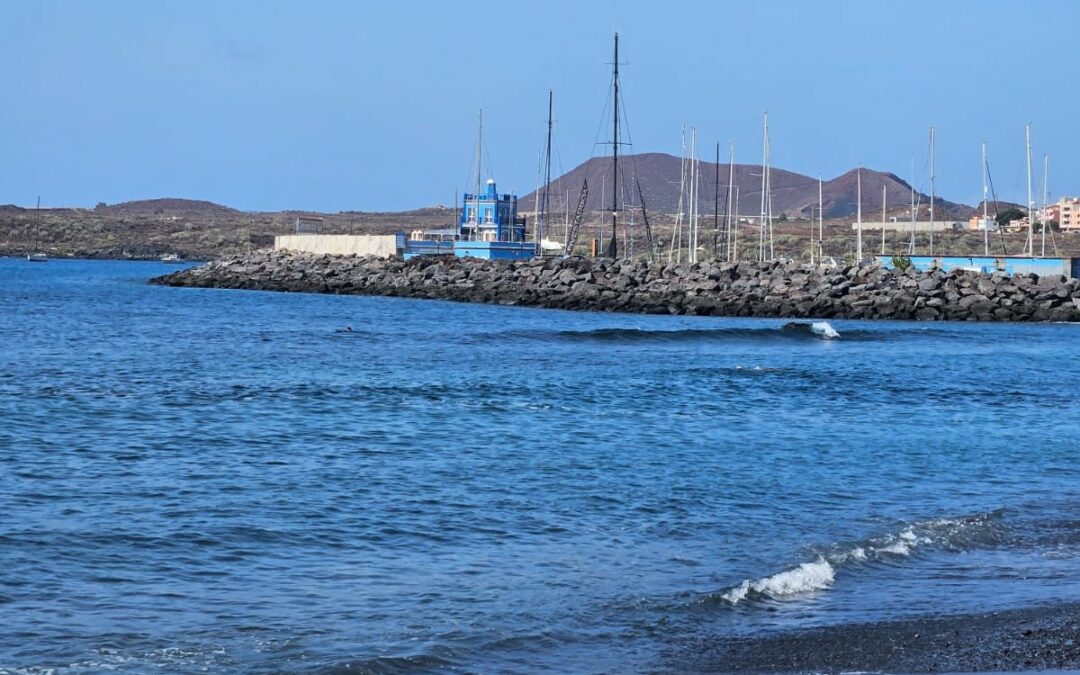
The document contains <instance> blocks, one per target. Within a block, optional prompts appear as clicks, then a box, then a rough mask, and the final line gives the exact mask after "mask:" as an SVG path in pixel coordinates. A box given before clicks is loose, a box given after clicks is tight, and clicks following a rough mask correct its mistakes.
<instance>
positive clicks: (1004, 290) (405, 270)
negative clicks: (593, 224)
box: [153, 251, 1080, 321]
mask: <svg viewBox="0 0 1080 675" xmlns="http://www.w3.org/2000/svg"><path fill="white" fill-rule="evenodd" d="M153 283H156V284H162V285H168V286H192V287H200V288H237V289H253V290H267V291H294V292H309V293H336V294H356V295H388V296H399V297H409V298H429V299H438V300H454V301H460V302H483V303H495V304H504V305H522V306H529V307H549V308H557V309H571V310H592V311H606V312H638V313H651V314H690V315H693V314H697V315H713V316H757V317H792V318H846V319H915V320H920V321H936V320H948V321H1080V280H1077V279H1067V278H1065V277H1064V276H1053V277H1042V278H1039V277H1038V276H1036V275H1033V274H1025V275H1016V276H1009V275H1007V274H1005V273H1003V272H994V273H992V274H987V273H979V272H969V271H964V270H952V271H950V272H942V271H940V270H934V271H929V272H918V271H916V270H914V269H911V268H909V269H907V270H906V271H899V270H889V269H885V268H882V267H879V266H877V265H869V264H867V265H859V266H849V267H839V268H831V269H827V268H823V267H816V266H810V265H805V264H796V263H787V264H784V263H780V262H767V263H758V262H739V263H726V262H713V261H709V262H700V263H694V264H688V263H652V264H650V263H648V262H645V261H611V260H600V259H587V258H548V259H534V260H529V261H518V262H499V261H488V260H479V259H474V258H470V259H462V258H453V257H422V258H415V259H413V260H410V261H402V260H386V259H379V258H361V257H344V256H325V255H324V256H317V255H311V254H302V253H288V252H276V251H259V252H255V253H247V254H243V255H238V256H233V257H229V258H225V259H222V260H218V261H216V262H212V263H210V264H208V265H204V266H200V267H195V268H191V269H188V270H182V271H179V272H175V273H173V274H169V275H166V276H163V277H158V278H156V279H154V280H153Z"/></svg>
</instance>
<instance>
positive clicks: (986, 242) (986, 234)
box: [982, 141, 990, 256]
mask: <svg viewBox="0 0 1080 675" xmlns="http://www.w3.org/2000/svg"><path fill="white" fill-rule="evenodd" d="M982 182H983V203H982V207H983V217H982V227H983V255H985V256H988V255H990V220H989V217H988V210H989V208H990V207H989V204H987V194H986V141H983V144H982Z"/></svg>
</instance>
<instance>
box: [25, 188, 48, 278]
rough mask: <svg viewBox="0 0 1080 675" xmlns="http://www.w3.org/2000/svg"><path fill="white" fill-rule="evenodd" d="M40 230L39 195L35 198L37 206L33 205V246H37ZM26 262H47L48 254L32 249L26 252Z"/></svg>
mask: <svg viewBox="0 0 1080 675" xmlns="http://www.w3.org/2000/svg"><path fill="white" fill-rule="evenodd" d="M40 231H41V197H38V198H37V206H36V207H34V248H37V244H38V233H39V232H40ZM26 262H49V256H48V255H46V254H44V253H42V252H41V251H34V250H33V249H31V250H29V251H27V252H26Z"/></svg>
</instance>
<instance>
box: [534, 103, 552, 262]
mask: <svg viewBox="0 0 1080 675" xmlns="http://www.w3.org/2000/svg"><path fill="white" fill-rule="evenodd" d="M554 100H555V94H554V93H553V92H552V91H551V90H550V89H548V123H547V150H546V154H545V156H544V200H543V202H542V204H541V206H540V219H539V220H537V221H536V243H537V245H538V246H539V247H540V250H539V251H538V252H539V253H540V254H543V252H544V250H543V244H544V228H545V227H546V226H547V210H548V208H547V207H548V186H549V185H551V112H552V106H553V101H554Z"/></svg>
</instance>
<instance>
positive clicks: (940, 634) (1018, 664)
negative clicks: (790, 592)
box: [668, 604, 1080, 673]
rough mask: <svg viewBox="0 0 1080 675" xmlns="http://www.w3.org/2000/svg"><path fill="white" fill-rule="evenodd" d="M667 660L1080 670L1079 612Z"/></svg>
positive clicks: (761, 668)
mask: <svg viewBox="0 0 1080 675" xmlns="http://www.w3.org/2000/svg"><path fill="white" fill-rule="evenodd" d="M668 660H669V664H668V665H669V666H670V670H671V671H674V672H694V673H792V672H800V673H812V672H818V673H821V672H826V673H840V672H867V671H869V672H893V673H931V672H968V671H980V672H989V671H1001V670H1008V671H1022V670H1059V669H1068V670H1076V669H1077V668H1080V606H1077V605H1075V604H1068V605H1060V606H1057V607H1036V608H1028V609H1017V610H1010V611H1003V612H994V613H990V614H975V615H958V616H931V617H923V618H913V619H904V620H899V621H890V622H884V623H870V624H849V625H839V626H824V627H821V628H812V629H808V630H804V631H795V632H790V633H780V634H774V635H769V636H764V637H747V638H738V637H717V638H711V639H710V638H705V639H700V640H688V641H687V644H686V645H685V648H684V649H683V650H680V651H678V652H673V653H671V654H669V655H668Z"/></svg>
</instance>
